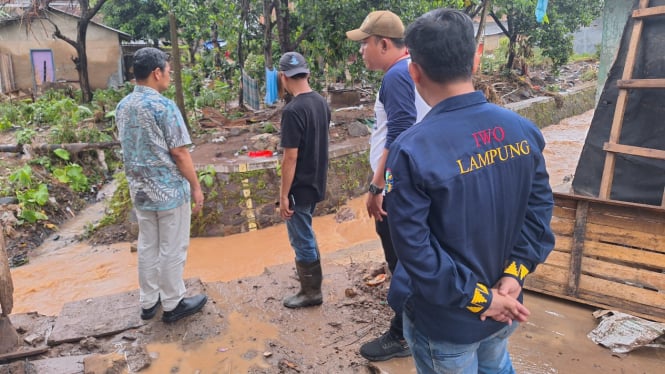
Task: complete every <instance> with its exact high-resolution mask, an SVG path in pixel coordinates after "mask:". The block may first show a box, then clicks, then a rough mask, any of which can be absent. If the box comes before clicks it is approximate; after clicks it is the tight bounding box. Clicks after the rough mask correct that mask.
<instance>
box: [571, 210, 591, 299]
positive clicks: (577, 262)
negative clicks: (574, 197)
mask: <svg viewBox="0 0 665 374" xmlns="http://www.w3.org/2000/svg"><path fill="white" fill-rule="evenodd" d="M588 212H589V202H588V201H578V202H577V211H576V213H575V229H574V230H573V248H572V252H571V254H570V267H569V273H568V285H567V287H566V294H567V295H568V296H577V291H578V289H579V286H580V274H581V273H582V254H583V253H584V241H585V240H586V219H587V213H588Z"/></svg>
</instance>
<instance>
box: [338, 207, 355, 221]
mask: <svg viewBox="0 0 665 374" xmlns="http://www.w3.org/2000/svg"><path fill="white" fill-rule="evenodd" d="M354 218H356V214H355V213H354V212H353V209H351V208H349V207H348V206H343V207H341V208H340V209H339V211H337V214H335V222H337V223H342V222H346V221H351V220H352V219H354Z"/></svg>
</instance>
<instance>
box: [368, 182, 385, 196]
mask: <svg viewBox="0 0 665 374" xmlns="http://www.w3.org/2000/svg"><path fill="white" fill-rule="evenodd" d="M369 193H371V194H372V195H378V194H380V193H383V187H379V186H377V185H376V184H374V183H370V184H369Z"/></svg>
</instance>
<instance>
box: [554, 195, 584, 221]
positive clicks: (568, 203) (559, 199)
mask: <svg viewBox="0 0 665 374" xmlns="http://www.w3.org/2000/svg"><path fill="white" fill-rule="evenodd" d="M577 200H579V199H577V198H576V195H571V194H567V193H562V192H554V206H555V207H560V208H563V209H572V210H575V209H576V208H577ZM573 217H574V215H573ZM571 218H572V217H571Z"/></svg>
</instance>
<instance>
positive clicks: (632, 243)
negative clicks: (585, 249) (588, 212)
mask: <svg viewBox="0 0 665 374" xmlns="http://www.w3.org/2000/svg"><path fill="white" fill-rule="evenodd" d="M587 239H589V240H593V241H598V242H603V243H613V244H619V245H623V246H626V247H633V248H640V249H649V250H651V251H655V252H661V253H665V235H657V234H650V233H643V232H639V231H634V230H629V229H623V228H621V227H613V228H611V229H608V226H605V225H597V224H594V223H589V224H587Z"/></svg>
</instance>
